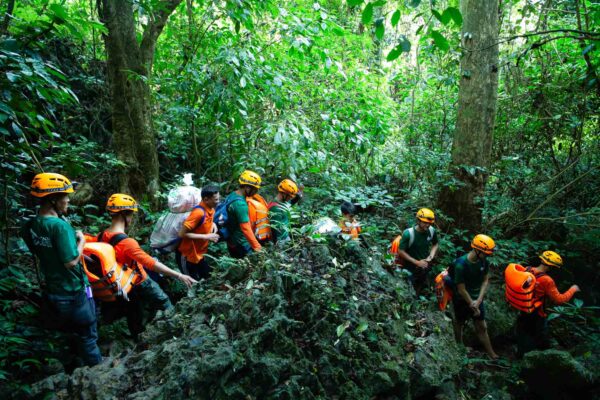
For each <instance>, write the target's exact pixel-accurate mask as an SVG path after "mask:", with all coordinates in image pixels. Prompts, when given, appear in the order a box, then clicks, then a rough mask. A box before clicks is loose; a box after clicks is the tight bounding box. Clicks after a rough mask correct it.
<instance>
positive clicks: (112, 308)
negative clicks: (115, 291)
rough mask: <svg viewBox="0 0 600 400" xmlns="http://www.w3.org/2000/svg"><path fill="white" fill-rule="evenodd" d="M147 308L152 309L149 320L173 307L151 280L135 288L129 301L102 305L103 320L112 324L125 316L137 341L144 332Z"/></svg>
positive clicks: (120, 299)
mask: <svg viewBox="0 0 600 400" xmlns="http://www.w3.org/2000/svg"><path fill="white" fill-rule="evenodd" d="M147 307H149V308H150V315H149V316H148V320H151V319H152V318H153V317H154V314H156V311H158V310H163V311H165V310H168V309H170V308H172V307H173V304H171V300H169V297H168V296H167V294H166V293H165V292H163V290H162V289H161V288H160V286H158V283H156V282H155V281H153V280H152V279H150V278H148V279H146V280H145V281H144V282H142V283H140V284H139V285H136V286H134V287H133V289H132V290H131V292H129V301H127V300H124V299H123V298H119V299H117V301H115V302H106V303H102V304H101V313H102V319H103V321H104V322H106V323H110V322H112V321H114V320H116V319H118V318H121V317H123V316H125V317H127V327H128V328H129V332H130V333H131V335H132V336H133V338H134V339H135V340H137V339H138V336H139V334H140V333H142V332H143V331H144V311H145V309H146V308H147Z"/></svg>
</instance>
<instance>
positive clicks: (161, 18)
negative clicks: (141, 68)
mask: <svg viewBox="0 0 600 400" xmlns="http://www.w3.org/2000/svg"><path fill="white" fill-rule="evenodd" d="M181 2H182V0H164V1H161V2H160V3H159V4H158V6H157V8H158V10H157V12H155V13H153V14H152V17H153V18H152V20H151V21H150V23H149V24H148V25H147V26H146V29H144V35H143V37H142V43H141V45H140V50H141V54H142V60H143V62H144V64H146V66H147V68H148V72H150V69H151V68H150V67H151V65H152V60H153V58H154V48H155V47H156V41H157V40H158V37H159V36H160V34H161V33H162V31H163V29H164V28H165V25H166V24H167V20H168V19H169V16H170V15H171V14H172V13H173V11H175V9H176V8H177V6H178V5H179V4H180V3H181Z"/></svg>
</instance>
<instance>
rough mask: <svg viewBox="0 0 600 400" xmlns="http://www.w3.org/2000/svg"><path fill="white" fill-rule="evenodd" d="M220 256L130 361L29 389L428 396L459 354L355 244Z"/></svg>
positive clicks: (439, 321) (127, 356)
mask: <svg viewBox="0 0 600 400" xmlns="http://www.w3.org/2000/svg"><path fill="white" fill-rule="evenodd" d="M298 253H299V254H298V255H296V256H290V254H289V253H288V254H284V253H282V252H277V253H274V252H273V253H271V252H266V254H257V255H255V256H253V257H251V258H247V259H245V260H239V261H236V262H234V263H233V264H232V260H231V259H229V258H224V259H223V262H219V263H218V265H216V266H215V267H216V268H215V275H214V277H213V278H211V280H210V281H209V282H204V283H201V284H199V285H197V286H196V287H195V288H194V289H193V290H192V291H191V293H189V294H188V296H187V297H186V298H184V299H182V300H181V301H180V302H179V303H177V305H176V306H175V310H173V311H170V312H167V313H159V314H158V315H157V316H156V318H155V320H154V321H153V322H152V323H151V324H150V325H149V326H148V327H147V329H146V331H145V332H144V333H143V335H142V343H140V344H139V345H138V346H137V347H136V348H135V349H133V351H130V352H126V353H123V354H121V355H120V356H118V357H115V358H113V359H111V360H109V361H108V362H106V363H104V364H102V365H99V366H96V367H94V368H82V369H79V370H77V371H76V372H75V373H74V374H72V375H70V376H69V375H65V374H60V375H57V376H54V377H51V378H49V379H47V380H45V381H43V382H40V383H38V384H36V385H35V386H34V388H33V393H34V394H36V395H38V396H42V395H46V394H48V395H49V396H50V397H54V398H60V399H62V398H72V397H80V398H99V399H111V398H128V399H142V398H170V399H180V398H190V397H193V398H198V399H231V398H253V399H263V398H274V399H313V398H336V397H337V398H372V397H376V396H382V397H393V398H399V399H405V398H406V399H409V398H414V397H418V396H423V395H426V394H428V393H435V392H436V391H437V390H438V388H439V387H440V386H442V385H444V384H445V382H447V381H448V380H452V378H453V377H454V376H456V375H457V374H458V372H459V370H460V368H461V365H462V358H463V357H464V353H463V352H462V350H461V349H460V348H459V347H457V346H456V344H455V343H454V340H453V337H452V329H451V325H450V323H449V321H448V319H447V318H446V317H444V315H443V314H442V313H440V312H436V311H433V312H424V311H423V310H422V309H423V305H422V304H420V303H417V302H415V300H414V299H413V294H412V289H411V288H410V286H409V284H408V283H407V282H406V281H405V280H404V279H403V278H398V277H394V276H392V275H390V274H388V273H387V272H385V271H384V270H383V268H382V267H381V264H380V262H379V257H378V256H377V254H374V252H372V251H370V250H367V249H364V248H362V247H360V246H356V244H355V243H346V242H343V241H335V240H333V241H331V242H329V243H326V244H310V243H307V244H306V245H305V246H304V247H303V249H302V251H301V252H298Z"/></svg>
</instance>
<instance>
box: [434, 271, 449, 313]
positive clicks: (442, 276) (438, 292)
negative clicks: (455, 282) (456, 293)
mask: <svg viewBox="0 0 600 400" xmlns="http://www.w3.org/2000/svg"><path fill="white" fill-rule="evenodd" d="M447 276H448V270H447V269H445V270H443V271H442V272H440V273H439V274H438V275H437V276H436V277H435V297H437V301H438V305H439V306H440V310H441V311H444V310H445V309H446V306H447V305H448V303H449V302H450V301H451V300H452V289H451V288H450V286H449V285H447V284H446V277H447Z"/></svg>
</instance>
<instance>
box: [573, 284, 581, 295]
mask: <svg viewBox="0 0 600 400" xmlns="http://www.w3.org/2000/svg"><path fill="white" fill-rule="evenodd" d="M573 287H574V288H575V293H577V292H581V289H580V288H579V286H578V285H573Z"/></svg>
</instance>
